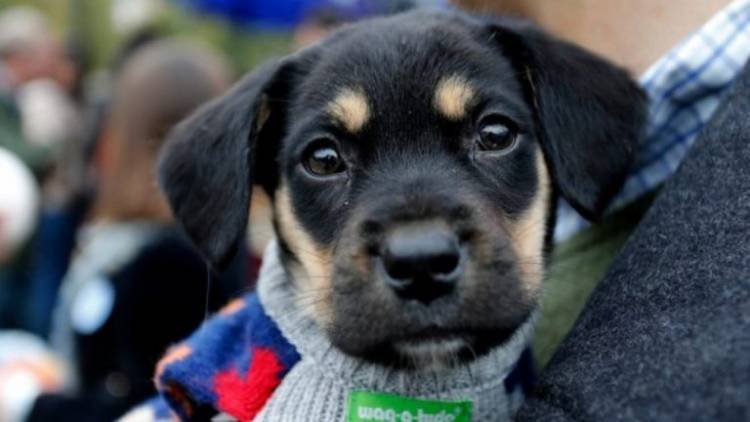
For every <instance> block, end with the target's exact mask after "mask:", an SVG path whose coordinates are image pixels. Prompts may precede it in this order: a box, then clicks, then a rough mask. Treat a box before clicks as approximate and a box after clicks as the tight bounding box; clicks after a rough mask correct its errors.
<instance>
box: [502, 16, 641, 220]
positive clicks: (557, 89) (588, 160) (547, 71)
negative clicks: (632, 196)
mask: <svg viewBox="0 0 750 422" xmlns="http://www.w3.org/2000/svg"><path fill="white" fill-rule="evenodd" d="M490 30H491V31H492V36H491V38H494V39H495V41H496V42H499V43H500V45H501V47H502V49H503V53H504V54H505V55H507V56H508V57H509V58H510V59H511V61H512V62H513V64H514V67H515V68H516V69H517V71H518V72H519V74H520V75H521V78H522V80H523V83H524V84H525V86H526V91H527V96H528V97H529V98H528V99H529V101H530V102H531V103H532V104H533V106H534V108H535V109H536V110H535V112H536V116H537V119H538V123H539V125H540V126H541V129H542V133H541V134H540V137H541V144H542V148H543V150H544V153H545V155H546V159H547V163H548V164H549V165H550V166H551V170H552V175H553V179H554V181H555V183H556V186H557V189H558V191H559V193H560V194H562V196H563V197H564V198H565V199H567V200H568V202H569V203H570V204H571V205H572V206H573V207H574V208H575V209H576V210H577V211H578V212H580V213H581V214H582V215H583V216H584V217H586V218H589V219H595V218H597V217H599V216H600V215H601V214H602V213H603V212H604V209H605V208H606V206H607V204H608V203H609V201H610V200H611V199H612V197H613V196H614V195H615V194H616V193H617V191H618V190H619V189H620V188H621V186H622V183H623V181H624V179H625V176H626V175H627V172H628V170H629V168H630V166H631V164H632V161H633V155H634V154H633V151H634V148H635V146H636V143H637V141H638V139H639V138H640V137H641V136H642V132H643V126H644V122H645V118H646V97H645V95H644V93H643V92H642V91H641V90H640V88H639V87H638V86H637V85H636V83H635V82H634V81H633V80H632V79H631V78H630V77H629V76H628V74H627V73H626V72H625V71H624V70H623V69H621V68H619V67H616V66H615V65H613V64H610V63H608V62H606V61H604V60H603V59H601V58H598V57H596V56H595V55H593V54H591V53H589V52H587V51H585V50H583V49H581V48H579V47H576V46H574V45H572V44H570V43H567V42H564V41H561V40H558V39H555V38H553V37H551V36H549V35H547V34H545V33H543V32H541V31H539V30H538V29H536V28H535V27H534V26H533V25H531V24H529V23H526V22H522V21H514V20H509V21H507V22H501V23H498V24H493V25H492V26H491V28H490Z"/></svg>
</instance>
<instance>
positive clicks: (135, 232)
mask: <svg viewBox="0 0 750 422" xmlns="http://www.w3.org/2000/svg"><path fill="white" fill-rule="evenodd" d="M446 3H447V1H445V0H25V1H20V0H0V422H6V421H22V420H32V421H33V420H50V419H52V418H59V417H60V416H64V417H65V418H66V419H69V420H78V421H85V420H97V421H100V420H112V419H114V418H116V417H117V416H119V415H120V414H122V413H123V412H124V411H125V410H127V409H128V408H130V407H132V406H133V405H134V404H136V403H138V402H139V401H141V400H143V399H144V398H146V397H148V396H150V395H151V394H153V387H152V385H151V381H150V379H151V374H152V371H153V367H154V364H155V362H156V360H157V359H158V358H159V356H160V355H161V354H162V353H163V351H164V350H165V349H166V347H167V346H169V345H170V344H172V343H174V342H176V341H178V340H179V339H181V338H184V337H185V336H187V335H188V334H189V333H190V332H191V331H193V330H194V329H195V328H196V327H197V326H199V325H200V323H201V322H202V321H203V320H204V318H205V317H206V315H208V314H210V313H211V312H213V311H215V310H216V309H217V308H219V307H220V306H222V305H223V304H224V303H226V302H227V301H228V300H229V299H230V298H231V297H234V296H237V295H240V294H242V293H243V292H244V291H246V290H248V289H251V288H252V286H253V280H254V278H255V275H256V272H257V270H258V266H259V259H258V256H259V254H260V252H261V251H262V248H263V246H264V244H265V242H266V241H267V240H268V239H269V237H270V236H271V228H270V222H269V220H270V219H269V215H270V212H269V208H268V201H267V199H266V198H265V197H264V196H263V195H262V194H260V192H256V194H254V197H253V201H254V204H253V207H252V210H253V216H252V219H253V224H252V225H251V227H253V233H248V238H247V240H248V241H247V242H245V243H244V244H242V245H240V253H239V254H238V256H237V258H236V259H235V261H234V262H233V263H232V264H231V265H230V267H229V270H228V271H227V272H226V273H224V274H222V275H221V276H218V275H216V274H211V273H210V271H209V269H208V268H207V267H206V264H205V262H204V260H203V259H202V258H201V257H200V256H198V255H197V254H196V253H195V251H194V250H193V249H192V247H191V246H190V244H189V243H188V242H187V241H186V240H185V238H184V237H183V236H182V234H181V232H180V231H179V229H177V228H176V227H175V226H174V224H173V221H172V219H171V216H170V212H169V210H168V208H167V206H166V204H165V202H164V200H163V198H162V197H161V195H160V194H159V192H158V189H157V188H156V183H155V179H154V176H153V170H152V169H153V166H154V161H155V159H156V157H157V154H158V150H159V147H160V145H161V143H162V141H163V140H164V138H165V136H166V134H167V132H168V131H169V129H170V127H171V126H172V125H174V124H175V123H176V122H177V121H179V120H180V119H182V118H184V117H185V116H187V115H188V114H189V113H190V111H191V110H193V109H194V108H195V107H197V106H198V105H199V104H201V103H203V102H205V101H207V100H209V99H210V98H212V97H214V96H216V95H220V94H221V93H222V91H224V90H225V89H227V87H229V86H230V85H231V84H232V82H233V81H234V80H235V79H236V78H238V77H240V76H241V75H243V74H244V73H246V72H248V71H251V70H252V69H253V68H254V67H255V66H257V65H258V64H260V63H261V62H263V61H264V60H266V59H268V58H270V57H273V56H281V55H284V54H287V53H289V52H291V51H294V50H296V49H299V48H302V47H304V46H305V45H308V44H310V43H314V42H316V41H317V40H318V39H320V38H321V37H323V36H324V35H325V34H326V33H327V32H328V31H330V30H332V29H334V28H335V27H337V26H339V25H341V24H345V23H347V22H351V21H355V20H358V19H362V18H366V17H370V16H379V15H387V14H392V13H396V12H399V11H403V10H407V9H409V8H412V7H415V6H436V7H442V6H444V5H445V4H446ZM207 281H210V283H207ZM165 303H169V312H165V309H164V305H165Z"/></svg>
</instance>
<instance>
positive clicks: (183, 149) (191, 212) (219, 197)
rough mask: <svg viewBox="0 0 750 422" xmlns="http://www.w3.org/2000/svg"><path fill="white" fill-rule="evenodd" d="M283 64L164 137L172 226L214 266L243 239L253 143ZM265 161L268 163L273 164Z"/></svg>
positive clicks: (164, 179) (163, 176) (162, 163)
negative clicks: (175, 223)
mask: <svg viewBox="0 0 750 422" xmlns="http://www.w3.org/2000/svg"><path fill="white" fill-rule="evenodd" d="M282 69H284V62H282V61H277V62H273V63H268V64H266V65H264V66H262V67H260V68H259V69H257V70H256V71H254V72H253V73H251V74H250V75H248V76H246V77H245V78H243V79H242V80H240V81H239V82H237V83H236V84H235V85H234V86H233V87H232V88H231V89H230V90H229V91H228V92H227V93H226V94H224V95H223V96H221V97H219V98H217V99H214V100H213V101H211V102H209V103H207V104H205V105H203V106H202V107H200V108H199V109H198V110H196V111H195V112H193V114H192V115H191V116H189V117H188V118H187V119H186V120H184V121H182V122H181V123H180V124H178V125H177V126H176V127H175V128H174V129H173V130H172V132H171V133H170V135H169V139H168V140H167V143H166V144H165V146H164V148H163V149H162V151H161V155H160V158H159V163H158V168H157V172H158V178H159V184H160V186H161V189H162V191H163V192H164V193H165V195H166V197H167V200H168V202H169V204H170V206H171V208H172V211H173V213H174V215H175V217H176V219H177V221H178V222H179V223H180V224H181V225H182V227H183V228H184V229H185V231H186V232H187V234H188V236H189V237H190V238H191V240H192V241H193V242H194V243H195V244H196V246H197V247H198V249H199V250H200V251H201V253H202V254H203V255H204V256H205V257H206V258H207V259H208V260H209V262H210V263H211V264H212V265H213V266H214V267H222V266H223V264H225V263H226V262H227V261H228V259H229V258H231V255H232V254H233V252H234V249H235V247H236V245H237V241H238V240H239V239H240V237H242V236H244V233H245V226H246V224H247V216H248V211H249V206H250V194H251V192H252V184H253V167H254V162H255V157H254V155H255V152H256V151H257V149H258V148H257V147H256V144H257V143H258V137H259V136H260V133H261V130H262V129H263V128H264V125H265V124H266V122H267V120H268V118H269V113H270V105H269V100H268V98H269V96H270V94H269V92H271V91H272V90H273V88H274V85H275V82H277V81H278V80H279V79H280V78H282V77H283V76H282V73H283V72H282ZM274 159H275V157H272V158H271V160H274Z"/></svg>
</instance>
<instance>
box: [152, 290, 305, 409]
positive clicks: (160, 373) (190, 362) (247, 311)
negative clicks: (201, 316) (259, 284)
mask: <svg viewBox="0 0 750 422" xmlns="http://www.w3.org/2000/svg"><path fill="white" fill-rule="evenodd" d="M299 359H300V356H299V354H298V353H297V351H296V349H295V348H294V346H292V345H291V344H290V343H289V342H288V341H287V340H286V339H285V338H284V336H283V335H282V334H281V332H280V331H279V329H278V327H277V326H276V324H275V323H274V322H273V321H272V320H271V319H270V318H269V317H268V315H267V314H266V312H265V311H264V309H263V306H262V305H261V304H260V301H259V300H258V296H257V295H256V294H248V295H247V296H245V297H244V298H242V299H237V300H235V301H234V302H231V303H230V304H229V305H227V306H226V307H225V308H224V309H222V310H221V311H220V312H219V314H218V315H217V316H216V317H214V318H212V319H211V320H209V321H207V322H206V323H205V324H204V325H203V326H202V327H201V328H200V329H199V330H198V331H196V332H195V333H194V334H193V335H192V336H191V337H190V338H189V339H187V340H186V341H184V342H182V343H180V344H177V345H175V346H173V347H172V348H170V349H169V351H168V352H167V353H166V354H165V356H164V358H162V360H161V361H160V362H159V364H158V366H157V371H156V377H155V380H154V381H155V382H156V386H157V389H158V390H159V392H160V393H161V397H160V398H158V399H154V400H152V401H150V402H148V403H146V406H148V407H150V409H151V411H152V412H153V416H154V417H155V419H158V420H160V419H170V418H171V417H172V416H174V415H173V414H172V412H175V413H176V416H178V417H179V418H180V420H204V419H206V418H210V417H212V416H213V415H215V414H216V413H217V412H219V413H226V414H228V415H231V416H233V417H234V418H236V419H238V420H240V421H250V420H252V419H253V418H254V417H255V415H257V414H258V412H260V410H261V409H263V406H264V405H265V403H266V401H267V400H268V399H269V398H270V397H271V394H273V392H274V390H276V387H278V386H279V385H280V384H281V381H282V380H283V378H284V375H286V373H287V372H288V371H289V370H290V369H291V368H292V367H293V366H294V364H295V363H297V362H298V361H299ZM162 398H163V399H162ZM164 399H165V400H166V402H165V401H164Z"/></svg>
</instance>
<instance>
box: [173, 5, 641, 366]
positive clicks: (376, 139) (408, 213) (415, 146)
mask: <svg viewBox="0 0 750 422" xmlns="http://www.w3.org/2000/svg"><path fill="white" fill-rule="evenodd" d="M450 75H460V76H462V77H463V78H465V79H466V80H468V81H469V82H470V84H471V86H472V87H473V88H474V92H475V95H473V96H472V98H471V101H470V104H469V107H468V108H467V114H466V116H465V117H463V118H461V119H458V120H451V119H448V118H446V117H445V116H443V115H442V114H441V113H440V112H439V111H438V110H437V109H436V107H435V103H434V93H435V88H436V86H437V84H438V82H439V81H440V80H441V79H443V78H445V77H447V76H450ZM345 87H346V88H356V89H358V90H361V92H363V93H364V95H365V96H366V98H367V102H368V105H369V119H368V120H367V122H366V124H365V126H364V127H363V128H362V129H361V130H360V131H358V132H357V133H355V134H352V133H348V132H347V131H346V130H344V128H342V127H341V126H340V125H339V124H337V123H336V122H335V121H334V120H333V119H332V118H331V116H330V115H328V113H327V111H326V110H327V105H328V104H329V103H330V101H332V100H333V98H334V97H335V96H336V95H337V93H338V92H340V90H341V89H342V88H345ZM644 103H645V102H644V97H643V95H642V93H641V92H640V91H639V89H638V88H637V86H636V85H635V84H634V83H633V82H632V81H631V80H630V79H629V78H628V77H627V75H626V74H625V72H624V71H622V70H621V69H618V68H616V67H614V66H613V65H611V64H608V63H606V62H604V61H602V60H601V59H598V58H596V57H594V56H593V55H591V54H589V53H587V52H585V51H583V50H581V49H580V48H577V47H575V46H572V45H570V44H568V43H564V42H562V41H559V40H556V39H554V38H552V37H550V36H548V35H546V34H544V33H542V32H540V31H538V30H536V29H534V28H533V27H531V26H529V25H527V24H524V23H519V22H517V21H511V20H509V21H488V20H483V19H478V18H474V17H472V16H469V15H466V14H462V13H459V12H436V11H417V12H411V13H406V14H402V15H397V16H395V17H390V18H381V19H375V20H371V21H365V22H362V23H359V24H356V25H353V26H349V27H346V28H344V29H342V30H339V31H337V32H336V33H335V34H334V35H332V36H331V37H330V38H328V39H327V40H326V41H324V42H322V43H320V44H318V45H316V46H314V47H312V48H310V49H307V50H304V51H302V52H300V53H298V54H296V55H294V56H290V57H288V58H286V59H284V60H283V61H280V62H276V63H274V64H270V65H267V66H264V67H263V68H261V69H259V70H257V71H255V72H254V73H253V74H252V75H250V76H249V77H247V78H245V79H243V80H242V81H241V82H239V83H238V85H237V86H236V87H235V88H234V89H233V90H232V91H230V92H229V93H228V94H226V95H225V96H224V97H222V98H220V99H218V100H216V101H214V102H212V103H211V104H209V105H207V106H205V107H202V108H201V109H200V110H198V111H197V112H196V113H195V114H194V115H193V116H192V117H191V118H190V119H189V120H188V121H186V122H184V123H182V124H181V125H180V126H179V127H178V128H177V129H176V130H175V131H174V132H173V134H172V136H171V137H172V139H171V140H170V142H169V145H168V146H167V148H166V149H165V151H164V154H163V157H162V160H161V164H160V170H159V171H160V174H161V183H162V187H163V189H164V191H165V192H166V194H167V197H168V198H169V201H170V203H171V204H172V207H173V208H174V211H175V214H176V216H177V219H178V220H179V221H180V222H181V223H182V224H183V226H184V227H185V229H186V231H187V232H188V234H190V236H191V237H192V238H193V240H194V241H195V242H196V244H197V245H198V247H199V248H200V249H201V251H202V252H203V253H204V254H205V256H206V257H207V258H208V259H209V260H210V261H211V262H212V263H213V264H214V265H219V264H220V263H221V262H222V261H224V260H225V259H226V258H227V256H228V255H229V254H230V253H231V250H232V245H233V244H234V243H235V242H236V241H237V239H238V238H239V237H241V236H242V234H243V233H244V229H245V224H246V221H247V208H248V204H249V198H250V186H251V184H252V183H253V180H255V182H256V183H259V184H262V185H263V186H264V187H265V188H266V190H267V191H268V192H269V193H270V194H271V195H273V194H274V193H275V192H276V189H277V188H278V186H279V184H280V183H283V184H285V186H287V188H288V189H289V192H290V197H291V202H292V209H293V212H294V215H295V216H296V218H297V219H298V220H299V222H300V224H301V226H302V229H303V230H304V231H305V232H306V233H307V234H309V236H310V237H311V238H312V239H313V240H314V242H315V244H316V247H317V248H320V249H330V250H332V251H333V255H334V257H333V264H332V265H333V278H332V280H331V291H330V292H329V299H330V303H331V309H332V312H333V315H328V316H327V317H330V319H329V321H328V324H327V326H326V329H327V330H328V333H329V336H330V337H331V339H332V341H333V342H334V344H336V345H337V346H338V347H340V348H341V349H343V350H344V351H347V352H349V353H351V354H355V355H361V356H367V357H369V358H371V359H374V360H384V361H387V362H390V363H393V362H394V360H398V358H399V357H398V352H397V351H396V350H395V349H394V344H395V342H398V341H408V340H409V339H413V338H421V337H423V336H425V335H428V334H430V333H433V334H434V333H438V334H440V335H443V334H446V333H448V334H453V335H458V336H460V337H462V338H464V339H465V340H466V341H467V344H469V346H471V347H472V348H473V350H474V351H477V352H480V353H481V352H482V351H483V350H486V349H488V348H489V347H492V346H493V345H496V344H498V343H500V342H502V341H503V340H504V339H505V338H507V336H508V335H509V334H510V333H512V332H513V331H514V329H515V328H516V327H517V326H518V325H519V324H520V323H522V322H523V321H524V320H525V319H526V318H527V317H528V315H529V313H530V312H531V310H532V309H533V307H534V306H535V299H536V298H535V296H534V295H533V294H530V293H529V292H528V291H527V290H526V289H524V287H523V283H524V280H522V274H521V272H520V268H521V265H522V263H521V262H519V257H518V256H516V255H515V254H514V252H513V248H512V247H511V246H512V244H511V242H512V241H513V240H512V236H511V235H510V233H511V232H512V229H513V224H515V222H516V221H518V220H519V219H521V218H522V216H523V215H524V212H525V211H526V210H528V209H529V207H530V206H531V204H532V201H533V200H534V198H536V197H537V196H538V195H539V192H540V174H538V173H537V168H536V165H535V163H536V154H537V151H538V150H539V149H540V148H541V150H542V151H543V153H544V158H545V161H546V163H547V166H548V167H549V168H550V170H551V174H552V179H553V182H554V189H555V190H554V192H553V193H552V198H551V199H550V203H549V204H547V205H548V209H550V210H553V209H554V205H555V203H554V202H555V199H554V198H556V195H557V194H558V193H559V194H560V195H562V196H563V197H565V198H566V199H567V200H568V201H570V202H571V203H572V204H573V205H574V206H575V207H576V208H577V209H578V210H579V211H580V212H581V213H582V214H584V215H585V216H586V217H589V218H594V217H596V216H598V215H599V214H600V213H601V212H602V211H603V210H604V208H605V207H606V205H607V203H608V201H609V200H610V199H611V197H612V196H613V195H614V193H616V191H617V189H619V187H620V185H621V184H622V180H623V177H624V175H625V174H626V172H627V170H628V167H629V165H630V162H631V160H632V149H633V145H634V143H635V142H636V140H637V138H638V136H639V134H640V130H641V126H642V123H643V120H644ZM265 112H268V113H269V114H270V115H269V117H268V119H267V120H263V119H259V118H258V116H259V115H263V114H264V113H265ZM488 114H498V115H501V116H502V117H503V118H504V119H506V120H507V122H508V125H509V126H510V127H512V128H514V129H515V130H517V131H518V134H519V135H518V140H519V141H518V145H517V147H516V148H515V149H514V150H513V151H511V152H510V153H507V154H502V155H498V154H494V155H493V154H485V153H479V152H477V150H476V143H475V141H476V137H477V131H478V122H479V120H480V119H481V118H483V116H486V115H488ZM321 137H325V138H328V139H330V140H331V142H333V143H334V144H335V146H336V148H337V149H338V151H339V152H340V154H341V155H342V156H343V158H344V160H345V162H346V165H347V170H346V172H345V173H342V174H339V175H337V176H335V177H329V178H320V177H315V176H313V175H311V174H309V173H308V172H307V171H306V170H305V167H304V165H303V164H302V161H303V159H304V157H305V154H306V153H307V152H308V151H309V149H310V148H312V147H314V146H315V145H316V142H319V141H320V138H321ZM253 169H255V170H254V171H253ZM253 173H254V174H253ZM254 176H255V177H254ZM553 219H554V216H553V213H550V215H549V220H548V223H550V222H552V221H553ZM435 220H439V221H442V222H443V224H446V225H447V226H449V227H450V229H451V230H453V231H454V232H455V233H456V236H457V237H458V238H459V239H460V241H461V242H462V245H463V246H462V247H463V248H465V250H466V251H467V252H466V253H467V256H468V257H469V258H468V263H467V264H466V265H467V274H471V275H470V276H469V275H466V277H465V279H462V280H461V282H460V285H459V288H457V289H456V291H455V292H454V293H453V294H451V295H448V296H445V297H441V298H440V299H438V300H436V301H434V302H433V303H432V304H430V305H429V306H416V305H414V304H411V303H404V302H403V301H401V300H399V299H398V298H397V297H396V296H395V295H393V294H392V292H390V291H389V290H388V288H387V287H385V285H384V283H381V282H379V277H381V276H380V275H379V274H380V273H379V271H378V268H379V267H378V265H380V264H379V259H380V258H379V256H378V255H379V249H378V248H379V245H380V244H381V243H382V239H383V236H384V235H385V233H387V231H388V230H389V229H391V228H392V227H395V226H397V225H401V224H408V223H413V222H423V221H435ZM543 230H546V231H547V232H548V233H547V239H549V231H550V230H551V227H550V226H548V227H547V228H546V229H543ZM279 240H280V242H281V244H282V247H283V250H284V258H285V262H293V261H297V262H299V261H301V260H304V259H305V257H304V256H296V255H295V251H294V250H293V248H290V247H289V245H288V244H287V240H288V239H284V238H283V236H281V238H280V239H279ZM303 252H304V251H301V252H300V253H303ZM538 252H539V256H538V257H534V259H540V260H541V259H543V255H544V251H542V250H540V251H538ZM356 262H359V265H360V267H358V266H357V265H355V263H356ZM361 265H364V266H365V267H366V270H365V271H364V272H363V269H362V267H361ZM298 288H300V289H304V288H305V286H304V285H301V286H298ZM303 293H304V292H303ZM301 296H302V297H304V294H303V295H301ZM321 318H322V319H325V318H323V317H322V316H321ZM364 326H367V327H368V329H367V330H362V329H361V327H364Z"/></svg>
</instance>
